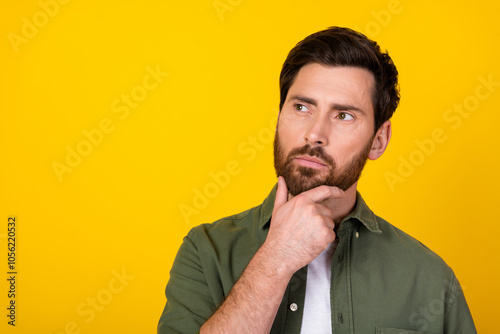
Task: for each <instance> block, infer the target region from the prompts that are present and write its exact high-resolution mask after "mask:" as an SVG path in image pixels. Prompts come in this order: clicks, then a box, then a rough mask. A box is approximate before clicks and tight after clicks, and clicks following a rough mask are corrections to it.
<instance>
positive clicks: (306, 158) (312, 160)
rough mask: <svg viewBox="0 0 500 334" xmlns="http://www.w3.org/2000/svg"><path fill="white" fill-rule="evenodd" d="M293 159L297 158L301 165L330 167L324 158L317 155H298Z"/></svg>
mask: <svg viewBox="0 0 500 334" xmlns="http://www.w3.org/2000/svg"><path fill="white" fill-rule="evenodd" d="M293 160H295V161H296V162H297V163H298V164H299V165H301V166H304V167H309V168H314V169H323V168H328V166H327V165H326V164H325V163H324V162H323V161H322V160H320V159H318V158H316V157H312V156H310V155H302V156H298V157H295V158H294V159H293Z"/></svg>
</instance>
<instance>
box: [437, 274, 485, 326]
mask: <svg viewBox="0 0 500 334" xmlns="http://www.w3.org/2000/svg"><path fill="white" fill-rule="evenodd" d="M444 321H445V324H444V329H445V330H444V332H445V333H446V334H452V333H453V334H474V333H475V334H477V331H476V327H475V325H474V321H473V320H472V315H471V313H470V310H469V307H468V305H467V301H466V300H465V296H464V292H463V290H462V287H461V286H460V283H459V282H458V280H457V278H456V277H455V275H453V277H452V280H451V283H450V285H449V289H448V296H447V298H446V310H445V315H444Z"/></svg>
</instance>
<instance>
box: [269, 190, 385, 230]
mask: <svg viewBox="0 0 500 334" xmlns="http://www.w3.org/2000/svg"><path fill="white" fill-rule="evenodd" d="M277 188H278V184H277V183H276V184H275V185H274V187H273V189H271V192H270V193H269V195H268V196H267V198H266V199H265V200H264V202H262V209H261V211H260V221H259V227H260V228H265V227H268V224H269V223H270V222H271V216H272V213H273V209H274V200H275V199H276V189H277ZM352 218H354V219H356V220H358V221H360V222H361V223H362V224H363V225H364V226H365V227H366V228H367V229H368V230H369V231H371V232H374V233H382V231H381V230H380V229H379V226H378V222H377V218H376V216H375V214H374V213H373V211H372V210H370V208H369V207H368V205H366V203H365V201H364V200H363V197H361V194H360V193H359V192H358V191H356V206H355V207H354V210H353V211H352V212H351V213H350V214H348V215H347V217H345V218H344V220H343V221H342V222H344V221H347V220H349V219H352Z"/></svg>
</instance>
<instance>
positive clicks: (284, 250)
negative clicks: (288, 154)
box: [264, 176, 344, 273]
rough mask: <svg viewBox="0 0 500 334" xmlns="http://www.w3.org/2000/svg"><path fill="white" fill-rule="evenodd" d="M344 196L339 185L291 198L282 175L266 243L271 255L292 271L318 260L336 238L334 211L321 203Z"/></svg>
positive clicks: (321, 187) (322, 187)
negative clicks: (289, 198)
mask: <svg viewBox="0 0 500 334" xmlns="http://www.w3.org/2000/svg"><path fill="white" fill-rule="evenodd" d="M343 196H344V192H343V191H342V190H341V189H339V188H337V187H330V186H319V187H316V188H314V189H311V190H308V191H305V192H303V193H301V194H299V195H297V196H295V197H294V198H292V199H291V200H288V188H287V185H286V182H285V179H284V178H283V177H281V176H280V177H279V178H278V189H277V191H276V200H275V202H274V209H273V216H272V220H271V226H270V228H269V234H268V236H267V239H266V241H265V243H264V246H265V247H266V249H267V251H268V252H269V253H268V254H269V256H272V257H273V258H274V259H276V261H279V263H280V264H281V265H284V266H285V267H286V268H287V269H288V270H290V272H291V273H294V272H295V271H297V270H299V269H300V268H302V267H304V266H305V265H307V264H309V263H310V262H311V261H312V260H314V259H315V258H316V257H317V256H318V255H319V254H320V253H321V252H322V251H323V250H324V249H326V247H327V246H328V244H329V243H331V242H333V241H334V240H335V232H334V231H333V229H334V227H335V223H334V222H333V211H332V210H331V209H330V208H329V207H327V206H325V205H323V204H321V202H322V201H324V200H326V199H339V198H342V197H343Z"/></svg>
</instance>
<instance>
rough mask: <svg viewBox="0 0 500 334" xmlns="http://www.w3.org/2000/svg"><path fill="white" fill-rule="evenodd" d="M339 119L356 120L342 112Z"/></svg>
mask: <svg viewBox="0 0 500 334" xmlns="http://www.w3.org/2000/svg"><path fill="white" fill-rule="evenodd" d="M337 117H338V119H341V120H343V121H350V120H352V119H354V117H353V116H352V115H351V114H348V113H345V112H340V113H339V115H338V116H337Z"/></svg>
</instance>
